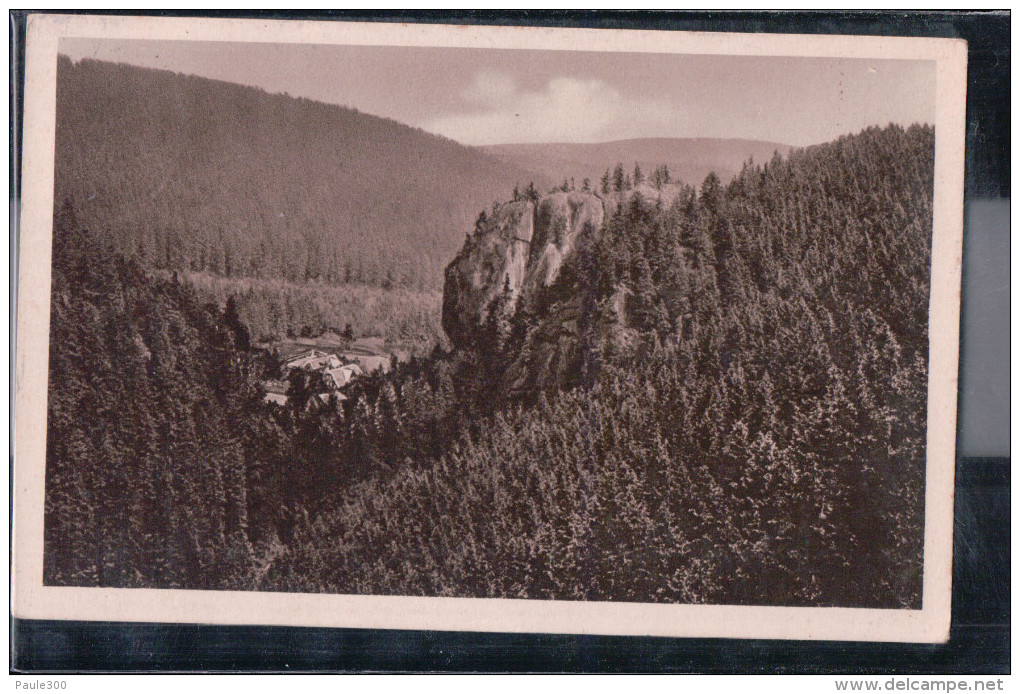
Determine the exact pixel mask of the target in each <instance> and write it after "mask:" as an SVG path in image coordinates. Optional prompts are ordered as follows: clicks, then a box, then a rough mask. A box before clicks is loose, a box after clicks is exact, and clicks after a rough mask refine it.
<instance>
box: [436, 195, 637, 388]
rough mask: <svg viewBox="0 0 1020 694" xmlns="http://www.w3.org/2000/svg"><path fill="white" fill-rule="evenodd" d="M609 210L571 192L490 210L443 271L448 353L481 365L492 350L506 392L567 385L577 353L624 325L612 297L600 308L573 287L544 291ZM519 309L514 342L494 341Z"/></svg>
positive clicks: (577, 369)
mask: <svg viewBox="0 0 1020 694" xmlns="http://www.w3.org/2000/svg"><path fill="white" fill-rule="evenodd" d="M617 204H618V201H617V200H615V199H613V198H612V197H608V196H607V198H606V199H605V200H603V199H602V198H600V197H599V196H597V195H595V194H593V193H587V192H577V191H571V192H554V193H550V194H548V195H546V196H544V197H542V198H540V199H539V200H538V201H537V202H530V201H515V202H510V203H505V204H503V205H498V206H496V208H495V209H493V210H492V211H491V214H487V216H486V217H484V218H483V219H480V220H479V223H478V225H477V226H476V228H475V231H474V233H473V234H471V235H469V236H468V238H467V239H466V241H465V243H464V247H463V248H462V249H461V251H460V253H459V254H458V255H457V257H456V258H455V259H454V260H453V262H451V263H450V264H449V266H448V267H447V268H446V283H445V287H444V291H443V328H444V330H445V331H446V333H447V335H448V336H449V338H450V340H451V342H452V343H453V345H454V346H455V347H457V348H458V349H464V350H472V351H476V352H479V353H481V356H482V357H483V358H485V359H490V360H492V359H494V357H495V355H494V354H493V351H494V350H503V351H504V352H505V353H503V354H500V355H499V356H498V358H499V360H500V361H502V362H504V364H505V367H504V368H503V369H502V373H501V375H500V383H501V388H503V389H504V390H505V391H506V392H518V391H522V390H532V389H535V388H546V387H553V386H557V385H565V384H570V383H572V382H575V381H576V380H577V379H578V378H580V376H581V371H582V370H583V367H582V361H583V358H584V351H585V348H586V346H588V345H590V344H592V343H593V342H594V341H596V340H601V339H602V338H604V337H606V336H608V335H610V334H611V333H612V332H613V331H614V329H616V328H619V327H620V326H622V325H625V323H626V318H625V316H624V315H623V314H624V312H623V306H624V303H625V302H624V301H623V300H622V292H617V294H615V295H614V296H613V297H611V300H610V301H604V302H601V304H600V303H599V301H598V298H597V297H594V296H591V293H590V292H586V291H585V290H584V289H583V288H581V287H580V286H578V285H577V284H576V281H574V280H570V281H571V282H573V284H570V285H569V286H565V287H559V288H558V289H557V291H555V292H553V291H551V290H550V288H552V287H554V285H556V283H557V280H559V279H560V277H561V271H562V270H563V268H564V267H565V266H566V265H567V264H569V262H570V260H571V259H572V258H573V257H574V256H575V255H576V253H577V252H578V249H579V247H581V246H582V245H583V244H585V243H590V242H591V241H592V240H593V239H594V238H595V235H596V233H597V232H598V230H599V228H600V227H601V225H602V222H603V219H604V217H605V214H606V208H609V209H610V210H613V209H615V206H616V205H617ZM525 309H526V310H527V312H528V324H527V325H523V326H522V325H520V322H519V321H518V325H517V329H518V334H517V335H516V336H515V337H516V339H515V340H508V341H504V338H507V337H508V333H509V331H510V326H511V324H513V323H514V319H515V317H516V314H517V313H518V311H520V310H525ZM500 325H502V326H503V327H502V333H501V334H499V335H498V336H497V337H495V338H494V336H493V333H494V331H497V332H498V331H499V330H500V328H499V327H497V326H500ZM494 342H495V343H496V344H495V346H494ZM504 347H505V349H504Z"/></svg>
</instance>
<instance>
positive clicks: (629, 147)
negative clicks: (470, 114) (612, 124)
mask: <svg viewBox="0 0 1020 694" xmlns="http://www.w3.org/2000/svg"><path fill="white" fill-rule="evenodd" d="M479 149H481V150H482V151H484V152H487V153H489V154H492V155H495V156H497V157H499V158H500V159H502V160H503V161H505V162H507V163H509V164H511V165H515V166H519V167H521V168H524V169H528V170H532V171H537V172H541V173H543V174H545V175H546V176H548V177H550V178H552V179H553V180H556V181H562V180H563V178H565V177H567V178H569V177H571V176H572V177H574V178H575V180H576V184H577V186H578V187H580V185H581V181H582V180H583V179H584V178H589V179H591V181H592V185H593V186H594V185H595V184H596V183H597V182H598V180H599V179H600V178H601V177H602V175H603V174H604V173H605V171H606V169H610V171H611V170H612V168H613V167H614V166H615V165H616V164H617V163H618V162H619V163H621V164H623V167H624V170H626V171H627V172H628V173H629V172H631V171H632V170H633V168H634V164H635V163H638V164H640V166H641V168H642V170H643V171H644V173H645V174H646V175H647V174H650V173H651V172H652V170H653V169H654V168H655V167H656V166H658V165H660V164H666V165H667V166H668V167H669V172H670V175H671V178H672V179H673V180H681V181H683V182H685V183H689V184H691V185H695V186H697V185H699V184H700V183H701V181H702V180H704V178H705V176H707V175H708V173H709V172H710V171H715V173H716V175H718V176H719V178H720V179H722V180H723V182H727V181H729V180H730V179H731V178H732V177H733V176H735V175H736V174H737V173H739V172H740V169H741V168H742V167H743V164H744V162H746V161H747V160H748V159H752V158H753V159H754V160H755V161H756V162H758V163H762V162H766V161H768V160H770V159H771V158H772V156H773V154H775V153H776V152H779V154H781V155H784V156H785V155H786V154H787V153H789V151H790V150H791V149H792V148H791V147H790V145H784V144H781V143H778V142H766V141H761V140H744V139H721V138H668V137H656V138H642V139H633V140H615V141H612V142H599V143H570V142H558V143H544V144H540V143H534V144H506V145H487V146H484V147H479Z"/></svg>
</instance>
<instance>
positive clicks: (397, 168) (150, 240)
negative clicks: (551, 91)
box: [55, 57, 548, 289]
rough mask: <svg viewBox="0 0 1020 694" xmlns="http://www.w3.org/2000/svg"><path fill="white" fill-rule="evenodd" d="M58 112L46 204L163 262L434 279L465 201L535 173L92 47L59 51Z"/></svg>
mask: <svg viewBox="0 0 1020 694" xmlns="http://www.w3.org/2000/svg"><path fill="white" fill-rule="evenodd" d="M338 96H340V97H341V98H342V95H338ZM56 117H57V128H56V132H57V141H56V184H55V185H56V189H55V200H56V201H57V204H60V203H61V202H63V201H64V200H65V199H67V200H70V201H71V202H72V203H73V204H74V205H75V209H76V211H77V214H78V216H79V218H80V219H81V222H82V223H83V224H84V225H85V226H86V227H88V228H89V229H91V230H93V232H94V233H96V234H99V235H102V236H105V237H107V238H109V239H110V240H111V241H112V242H113V243H114V244H115V246H116V248H117V249H118V250H120V251H121V252H122V253H125V254H129V255H133V256H135V257H137V258H139V259H140V260H142V262H143V263H144V264H146V265H149V266H153V267H158V268H164V269H171V270H190V271H195V272H208V273H212V274H215V275H220V276H224V277H236V276H242V277H254V278H274V279H283V280H287V281H289V282H304V281H307V280H320V281H322V282H326V283H330V284H351V283H355V284H367V285H372V286H377V287H384V288H390V287H401V288H413V289H438V288H439V285H440V282H441V281H442V269H443V266H444V265H445V264H446V263H447V261H448V260H449V258H450V256H452V255H453V253H455V252H456V250H457V247H458V246H459V244H460V242H461V240H462V238H463V233H464V232H463V230H464V229H466V228H470V226H471V224H472V222H473V221H474V219H475V217H476V216H477V215H478V211H479V210H481V209H484V208H486V207H488V206H489V205H491V204H492V202H493V201H494V200H501V199H505V198H506V197H507V196H508V195H509V194H510V191H511V189H512V188H513V187H514V185H515V184H518V183H519V184H521V185H524V184H525V183H527V182H528V181H530V180H535V181H536V184H538V185H540V186H541V185H546V184H547V183H548V182H547V181H544V180H543V179H541V177H539V178H536V176H535V175H534V174H531V173H528V172H526V171H524V170H522V169H520V168H519V167H516V166H513V165H508V164H507V163H506V162H504V161H502V160H499V159H497V158H495V157H492V156H489V155H486V154H484V153H482V152H480V151H478V150H476V149H472V148H469V147H464V146H462V145H460V144H457V143H456V142H453V141H452V140H448V139H445V138H441V137H438V136H435V135H431V134H429V133H426V132H424V131H421V130H417V129H414V128H410V127H408V126H405V125H402V124H400V123H397V122H395V121H391V120H386V119H383V118H378V117H375V116H371V115H367V114H364V113H359V112H358V111H356V110H354V109H350V108H343V107H339V106H331V105H327V104H322V103H317V102H313V101H309V100H307V99H295V98H291V97H289V96H286V95H280V94H268V93H266V92H264V91H262V90H259V89H256V88H253V87H246V86H241V85H237V84H231V83H227V82H219V81H214V80H209V79H203V78H199V77H194V76H187V75H179V74H173V73H170V72H165V71H158V70H150V69H144V68H138V67H132V66H128V65H120V64H111V63H103V62H99V61H94V60H82V61H80V62H78V63H72V62H71V61H70V59H68V58H65V57H61V58H60V59H59V61H58V66H57V109H56Z"/></svg>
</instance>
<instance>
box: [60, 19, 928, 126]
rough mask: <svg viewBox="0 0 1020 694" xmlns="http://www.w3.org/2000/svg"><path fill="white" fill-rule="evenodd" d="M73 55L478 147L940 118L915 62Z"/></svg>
mask: <svg viewBox="0 0 1020 694" xmlns="http://www.w3.org/2000/svg"><path fill="white" fill-rule="evenodd" d="M60 52H61V53H64V54H65V55H68V56H70V57H71V58H72V59H75V60H78V59H81V58H85V57H91V58H98V59H100V60H112V61H117V62H125V63H131V64H134V65H143V66H146V67H154V68H161V69H167V70H174V71H176V72H183V73H188V74H195V75H201V76H204V77H211V78H215V79H222V80H227V81H230V82H239V83H242V84H250V85H256V86H259V87H262V88H263V89H266V90H267V91H270V92H287V93H289V94H292V95H294V96H303V97H307V98H310V99H315V100H317V101H325V102H329V103H335V104H342V105H345V106H353V107H355V108H357V109H359V110H360V111H363V112H366V113H371V114H375V115H379V116H385V117H387V118H393V119H394V120H398V121H401V122H403V123H407V124H409V125H414V126H417V127H420V128H423V129H425V130H429V131H431V132H435V133H439V134H442V135H445V136H447V137H450V138H452V139H454V140H458V141H459V142H463V143H465V144H471V145H482V144H498V143H516V142H605V141H610V140H622V139H628V138H634V137H738V138H749V139H757V140H768V141H771V142H780V143H784V144H790V145H795V146H802V145H810V144H816V143H819V142H825V141H828V140H831V139H833V138H836V137H838V136H840V135H843V134H846V133H849V132H856V131H858V130H860V129H862V128H864V127H867V126H869V125H886V124H888V123H890V122H893V123H901V124H903V125H909V124H910V123H913V122H928V123H933V122H934V119H935V63H934V62H928V61H905V60H858V59H827V58H824V59H823V58H785V57H783V58H760V57H751V58H748V57H737V56H722V57H720V56H700V55H667V54H649V53H598V52H579V51H525V50H521V51H514V50H493V49H474V48H470V49H469V48H396V47H385V46H370V47H364V46H318V45H311V46H310V45H294V44H252V43H226V42H223V43H219V42H187V41H124V40H116V41H111V40H102V41H96V40H90V39H88V40H87V39H63V40H62V41H61V44H60Z"/></svg>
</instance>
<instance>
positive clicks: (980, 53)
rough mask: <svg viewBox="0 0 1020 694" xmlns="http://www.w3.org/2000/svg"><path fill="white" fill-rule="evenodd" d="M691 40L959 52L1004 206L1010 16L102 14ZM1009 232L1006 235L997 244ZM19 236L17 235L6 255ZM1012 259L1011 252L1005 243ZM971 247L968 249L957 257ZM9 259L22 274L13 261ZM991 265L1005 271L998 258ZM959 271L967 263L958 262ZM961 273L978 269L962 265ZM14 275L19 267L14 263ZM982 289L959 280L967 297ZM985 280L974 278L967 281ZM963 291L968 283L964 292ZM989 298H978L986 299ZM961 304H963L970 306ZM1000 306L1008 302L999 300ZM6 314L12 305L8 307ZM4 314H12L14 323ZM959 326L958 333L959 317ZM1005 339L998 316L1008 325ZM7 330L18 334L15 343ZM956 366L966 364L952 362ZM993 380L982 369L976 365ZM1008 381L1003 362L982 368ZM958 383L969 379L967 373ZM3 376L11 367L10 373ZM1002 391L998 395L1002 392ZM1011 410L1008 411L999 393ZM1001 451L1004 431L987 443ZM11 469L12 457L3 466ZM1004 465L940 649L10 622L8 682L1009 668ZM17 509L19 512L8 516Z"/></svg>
mask: <svg viewBox="0 0 1020 694" xmlns="http://www.w3.org/2000/svg"><path fill="white" fill-rule="evenodd" d="M28 14H30V11H15V12H12V14H11V24H10V40H11V44H10V45H11V58H12V74H11V90H10V99H11V111H10V112H11V120H10V126H9V127H10V131H11V142H12V143H14V146H13V147H12V150H11V153H10V165H11V184H10V185H11V190H10V194H11V200H12V201H13V202H15V203H16V202H17V201H18V200H19V196H18V194H19V185H18V182H19V175H20V164H21V157H20V151H21V148H20V141H21V128H20V113H21V111H20V109H21V97H22V95H23V91H24V39H25V22H26V17H27V15H28ZM107 14H133V15H150V16H152V15H156V16H203V17H257V18H262V19H338V20H346V21H388V22H410V21H413V22H428V23H454V24H488V25H508V24H509V25H534V26H552V27H599V28H626V29H665V30H687V31H730V32H781V33H801V34H859V35H883V36H937V37H950V38H963V39H966V40H967V41H968V44H969V46H968V80H967V81H968V92H967V140H966V147H967V152H966V200H967V201H968V202H973V201H974V200H978V199H988V198H991V199H1000V200H1002V199H1004V200H1006V201H1007V202H1008V198H1009V186H1010V180H1009V176H1010V175H1009V160H1010V157H1009V139H1010V131H1009V118H1010V103H1009V89H1010V69H1009V60H1010V28H1009V14H1008V13H1007V12H864V11H860V12H729V11H725V12H724V11H709V12H665V11H659V12H646V11H642V12H636V11H635V12H607V11H598V12H596V11H557V12H548V11H541V12H540V11H513V12H490V11H453V12H427V13H422V12H397V11H387V12H331V13H298V12H290V13H287V12H260V13H253V12H236V11H235V12H206V13H194V12H176V11H175V12H130V13H127V12H108V13H107ZM1005 233H1006V234H1007V235H1008V231H1007V232H1005ZM13 237H14V230H13V229H12V243H13ZM1006 246H1007V248H1008V241H1007V243H1006ZM967 247H968V246H967V242H966V239H965V252H966V248H967ZM11 257H12V260H11V262H12V263H14V262H16V254H14V253H12V256H11ZM998 262H1000V263H1008V261H1006V260H1002V259H1000V260H999V261H998ZM964 267H965V268H967V267H968V264H967V263H966V259H965V265H964ZM970 267H973V266H972V265H971V266H970ZM12 271H13V272H12V278H13V277H15V276H16V267H14V266H13V265H12ZM975 279H976V278H974V277H971V278H968V277H966V276H965V277H964V282H963V284H964V292H968V291H975V292H977V291H982V289H983V288H980V287H979V288H977V289H975V286H976V283H975V282H974V280H975ZM977 279H979V278H977ZM968 280H970V281H968ZM984 289H986V288H984ZM967 299H968V297H967V296H964V301H963V303H964V306H967V305H968V302H967ZM997 306H1008V301H1006V302H1005V303H1003V302H1000V303H999V304H997ZM12 312H13V307H12ZM12 318H13V313H12ZM966 318H967V317H966V316H964V326H965V328H964V329H966V326H967V320H966ZM1002 325H1003V326H1005V327H1004V329H1005V330H1006V331H1007V332H1008V325H1009V319H1008V316H1002ZM13 332H14V331H13V330H12V335H13ZM962 356H963V359H965V358H966V355H965V354H964V355H962ZM985 368H989V365H985ZM990 368H993V369H996V370H998V371H999V376H1000V377H1001V378H1002V379H1003V380H1004V381H1008V379H1009V363H1008V360H1007V361H1006V362H1005V363H1002V364H996V365H991V367H990ZM964 371H965V369H964ZM12 372H13V370H12ZM1007 390H1008V389H1007ZM1005 406H1006V407H1008V393H1007V401H1006V403H1005ZM997 434H998V435H999V438H1000V439H1001V440H1005V441H1007V442H1008V433H1007V432H997ZM11 463H12V465H13V456H12V457H11ZM1009 490H1010V482H1009V458H1008V457H1000V458H973V457H965V456H962V455H957V463H956V498H955V524H954V525H955V527H954V542H953V557H954V558H953V611H952V628H951V632H950V640H949V642H948V643H947V644H941V645H918V644H877V643H859V642H851V643H841V642H796V641H770V640H730V639H672V638H637V637H617V636H571V635H549V634H490V633H468V632H438V631H382V630H363V629H322V628H292V627H263V626H231V627H227V626H198V625H184V624H126V623H110V622H63V621H37V620H16V619H12V620H11V621H10V628H11V661H10V668H11V671H12V672H39V673H41V672H77V671H85V672H111V671H115V672H128V671H134V672H137V671H149V672H153V671H155V672H160V671H163V672H165V671H192V672H193V671H206V672H208V671H212V672H216V671H230V672H245V671H257V672H265V671H270V672H273V671H275V672H286V671H291V672H303V671H304V672H307V671H317V672H324V671H325V672H330V671H366V670H368V671H481V672H493V671H515V672H521V671H524V672H703V673H854V674H868V673H871V674H877V673H890V674H891V673H898V674H915V673H1005V672H1009V629H1010V626H1009V625H1010V605H1009V591H1010V562H1009V543H1010V529H1009V522H1010V504H1009ZM12 508H13V507H12Z"/></svg>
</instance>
